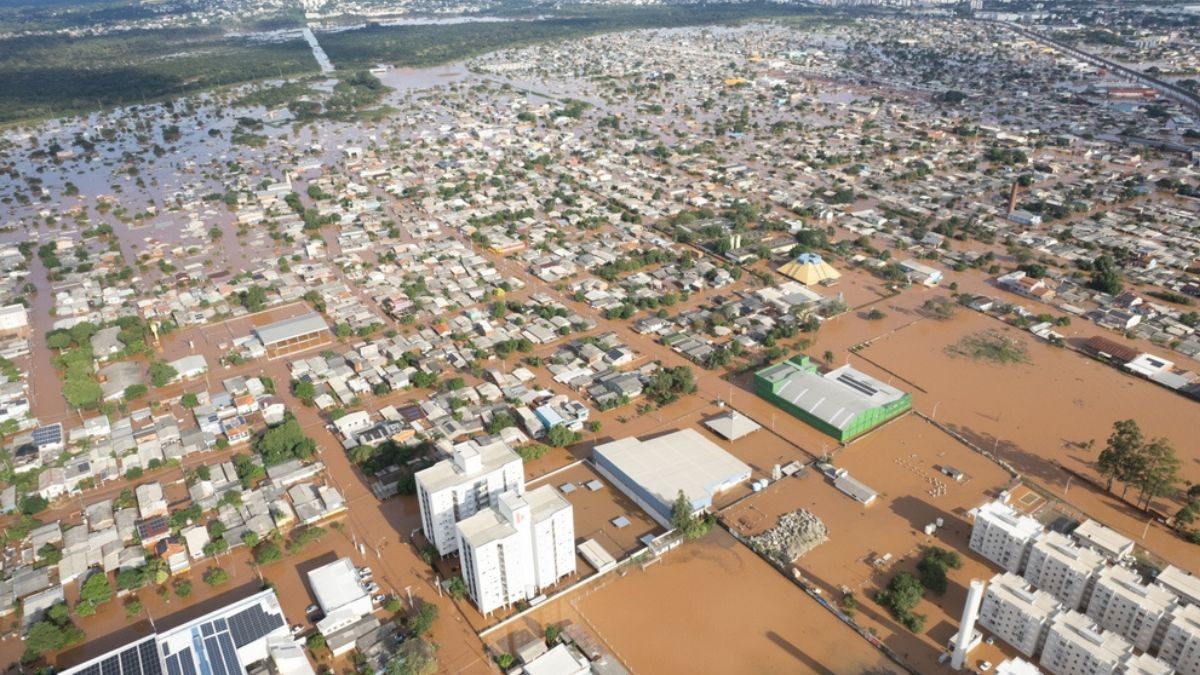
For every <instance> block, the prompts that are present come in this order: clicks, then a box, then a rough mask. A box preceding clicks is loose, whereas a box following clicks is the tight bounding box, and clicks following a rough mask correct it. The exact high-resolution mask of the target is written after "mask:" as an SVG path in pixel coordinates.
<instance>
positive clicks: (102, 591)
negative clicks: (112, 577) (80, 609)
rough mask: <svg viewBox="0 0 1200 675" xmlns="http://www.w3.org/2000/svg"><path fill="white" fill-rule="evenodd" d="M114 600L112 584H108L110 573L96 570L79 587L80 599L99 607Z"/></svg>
mask: <svg viewBox="0 0 1200 675" xmlns="http://www.w3.org/2000/svg"><path fill="white" fill-rule="evenodd" d="M109 600H112V586H110V585H109V584H108V575H107V574H105V573H104V572H94V573H92V575H91V576H90V577H88V578H87V580H86V581H84V582H83V585H82V586H80V587H79V601H80V603H81V604H82V603H83V602H88V603H91V605H92V607H93V608H95V607H99V606H100V605H103V604H104V603H106V602H108V601H109Z"/></svg>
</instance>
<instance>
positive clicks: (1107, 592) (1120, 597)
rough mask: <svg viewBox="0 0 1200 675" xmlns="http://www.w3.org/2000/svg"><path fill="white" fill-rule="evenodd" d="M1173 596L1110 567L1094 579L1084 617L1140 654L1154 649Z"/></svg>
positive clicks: (1127, 571) (1134, 574)
mask: <svg viewBox="0 0 1200 675" xmlns="http://www.w3.org/2000/svg"><path fill="white" fill-rule="evenodd" d="M1177 602H1178V598H1177V597H1176V596H1175V594H1174V593H1172V592H1171V591H1168V590H1167V589H1165V588H1163V587H1162V586H1159V585H1158V584H1146V583H1143V582H1142V578H1141V577H1140V576H1138V574H1137V572H1134V571H1133V570H1131V569H1128V568H1126V567H1120V566H1117V565H1114V566H1112V567H1108V568H1105V569H1104V570H1103V571H1101V572H1100V574H1098V575H1096V582H1095V587H1094V588H1093V589H1092V597H1091V599H1090V600H1089V601H1088V606H1087V615H1088V617H1090V618H1091V619H1092V620H1093V621H1095V622H1096V623H1097V624H1098V625H1099V626H1100V627H1101V628H1103V629H1105V630H1108V631H1112V632H1114V633H1116V634H1118V635H1120V636H1122V637H1124V638H1125V639H1126V640H1129V641H1130V642H1131V643H1133V646H1134V647H1137V648H1138V649H1139V650H1141V651H1150V649H1151V647H1152V646H1158V642H1159V640H1161V638H1162V632H1163V631H1165V630H1166V621H1167V618H1168V616H1169V615H1170V613H1171V610H1172V609H1173V608H1174V607H1175V604H1176V603H1177Z"/></svg>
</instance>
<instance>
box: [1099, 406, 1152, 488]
mask: <svg viewBox="0 0 1200 675" xmlns="http://www.w3.org/2000/svg"><path fill="white" fill-rule="evenodd" d="M1141 447H1142V430H1141V428H1140V427H1138V423H1137V422H1136V421H1134V420H1117V421H1116V422H1114V423H1113V433H1112V435H1110V436H1109V437H1108V445H1106V446H1105V447H1104V449H1103V450H1101V451H1100V454H1099V456H1097V458H1096V469H1097V471H1099V472H1100V475H1101V476H1103V477H1104V478H1105V479H1106V480H1107V481H1108V482H1107V484H1106V485H1105V487H1104V489H1105V490H1109V491H1111V490H1112V484H1113V480H1119V481H1121V482H1128V481H1129V480H1131V479H1132V478H1133V476H1134V475H1135V474H1136V471H1137V465H1138V463H1139V462H1140V459H1139V458H1138V457H1137V455H1138V453H1139V451H1140V450H1141ZM1126 489H1128V485H1127V486H1126ZM1122 497H1124V494H1123V493H1122Z"/></svg>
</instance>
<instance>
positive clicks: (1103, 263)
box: [1089, 255, 1124, 295]
mask: <svg viewBox="0 0 1200 675" xmlns="http://www.w3.org/2000/svg"><path fill="white" fill-rule="evenodd" d="M1089 285H1090V286H1091V287H1092V288H1093V289H1095V290H1097V291H1100V292H1102V293H1108V294H1109V295H1117V294H1118V293H1120V292H1121V289H1122V288H1123V287H1124V283H1123V281H1122V279H1121V271H1120V269H1118V268H1117V263H1116V261H1115V260H1113V258H1112V256H1109V255H1102V256H1100V257H1099V258H1097V259H1096V261H1095V262H1093V263H1092V280H1091V283H1090V284H1089Z"/></svg>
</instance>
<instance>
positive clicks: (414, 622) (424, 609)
mask: <svg viewBox="0 0 1200 675" xmlns="http://www.w3.org/2000/svg"><path fill="white" fill-rule="evenodd" d="M437 616H438V608H437V605H434V604H432V603H428V602H426V603H423V604H422V605H421V608H420V609H418V610H417V613H416V614H413V615H412V616H410V617H408V627H409V629H410V630H411V631H412V633H413V635H416V636H420V635H424V634H425V633H428V632H429V629H431V628H433V622H434V621H436V620H437Z"/></svg>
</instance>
